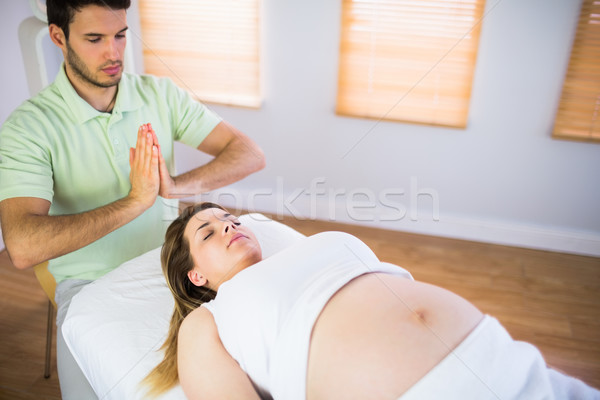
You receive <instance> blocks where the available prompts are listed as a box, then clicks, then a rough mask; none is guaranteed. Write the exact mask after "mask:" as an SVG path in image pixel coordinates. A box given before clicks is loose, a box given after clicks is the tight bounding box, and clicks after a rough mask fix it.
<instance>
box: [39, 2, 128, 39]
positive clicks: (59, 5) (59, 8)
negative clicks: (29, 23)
mask: <svg viewBox="0 0 600 400" xmlns="http://www.w3.org/2000/svg"><path fill="white" fill-rule="evenodd" d="M89 5H96V6H100V7H108V8H112V9H113V10H127V9H128V8H129V6H130V5H131V0H46V13H47V14H48V25H50V24H55V25H57V26H58V27H59V28H60V29H62V30H63V32H64V34H65V39H66V40H69V24H70V23H71V22H73V17H74V16H75V13H76V12H78V11H80V10H81V9H82V8H83V7H86V6H89Z"/></svg>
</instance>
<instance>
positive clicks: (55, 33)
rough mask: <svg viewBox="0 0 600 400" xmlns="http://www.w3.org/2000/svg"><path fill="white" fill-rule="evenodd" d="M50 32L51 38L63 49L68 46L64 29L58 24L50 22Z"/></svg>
mask: <svg viewBox="0 0 600 400" xmlns="http://www.w3.org/2000/svg"><path fill="white" fill-rule="evenodd" d="M48 33H49V34H50V40H52V42H53V43H54V44H55V45H57V46H58V47H60V48H61V49H62V50H65V48H66V47H67V38H66V37H65V33H64V32H63V30H62V29H61V28H60V27H59V26H58V25H56V24H50V26H49V27H48Z"/></svg>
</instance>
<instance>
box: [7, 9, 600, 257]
mask: <svg viewBox="0 0 600 400" xmlns="http://www.w3.org/2000/svg"><path fill="white" fill-rule="evenodd" d="M25 3H26V2H25V1H24V0H20V1H10V0H0V4H1V7H2V12H0V21H2V24H0V29H1V30H2V33H3V35H2V39H0V43H1V46H2V50H3V51H4V52H3V54H11V55H13V56H12V57H11V59H12V60H13V61H14V63H2V66H1V67H0V68H2V70H0V72H2V74H1V75H0V79H2V81H1V85H2V86H1V87H2V88H5V87H10V89H9V91H7V92H5V91H4V90H3V95H2V96H1V97H2V98H1V99H0V120H2V121H3V120H4V119H5V118H6V116H7V115H8V114H9V113H10V111H11V110H12V109H13V108H14V107H16V105H18V104H19V103H20V101H22V100H24V99H25V98H27V97H28V96H27V88H26V84H25V83H24V77H22V76H21V75H20V74H22V68H20V67H19V63H20V58H19V57H20V54H19V49H18V46H17V42H16V25H17V23H18V21H20V20H21V19H22V18H24V16H25V15H29V14H30V13H28V12H27V6H26V4H25ZM340 3H341V2H339V1H322V0H305V1H302V2H300V1H292V0H277V1H275V0H263V14H264V18H263V22H264V32H263V46H262V51H263V55H264V57H263V62H264V93H265V96H264V98H265V101H264V104H263V107H262V108H261V109H260V110H248V109H239V108H232V107H225V106H218V105H210V108H212V109H213V110H215V111H216V112H218V113H219V114H220V115H221V116H223V117H224V118H225V119H227V120H228V121H229V122H231V123H233V124H234V125H236V126H237V127H238V128H240V129H241V130H243V131H244V132H246V133H247V134H248V135H250V136H251V137H253V138H254V139H255V140H256V141H257V142H258V143H259V144H260V145H261V146H262V148H263V149H264V151H265V153H266V156H267V163H268V166H267V168H266V169H265V170H263V171H261V172H259V173H257V174H255V175H253V176H251V177H249V178H247V179H245V180H244V181H242V182H239V183H237V184H235V185H232V186H231V187H230V188H226V189H225V190H224V191H222V193H229V195H223V196H221V197H220V198H219V199H220V200H221V201H222V202H223V203H225V204H227V203H230V204H231V203H233V202H236V201H237V202H240V203H241V204H238V205H242V206H244V207H248V208H250V209H255V210H262V211H268V212H274V213H279V214H293V215H296V216H298V217H300V218H309V217H318V218H322V219H333V218H335V219H336V220H339V221H344V222H353V223H360V224H367V225H373V226H378V227H382V228H388V229H394V230H405V231H412V232H419V233H426V234H432V235H442V236H450V237H458V238H466V239H473V240H482V241H488V242H495V243H504V244H513V245H519V246H525V247H535V248H546V249H553V250H559V251H566V252H575V253H584V254H595V255H600V212H598V206H597V204H599V203H600V185H599V183H600V179H599V178H598V177H597V176H595V174H596V173H597V171H600V146H599V145H598V144H589V143H578V142H569V141H559V140H554V139H551V137H550V133H551V130H552V125H553V119H554V114H555V110H556V107H557V104H558V100H559V97H560V91H561V84H562V80H563V76H564V73H565V71H566V68H567V63H568V57H569V52H570V46H571V42H572V38H573V35H574V28H575V24H576V20H577V16H578V11H579V6H578V5H579V1H573V0H526V1H523V0H488V1H487V8H486V17H485V19H484V21H483V28H482V33H481V41H480V51H479V57H478V63H477V69H476V74H475V77H474V87H473V95H472V104H471V113H470V118H469V125H468V128H467V129H466V130H456V129H448V128H434V127H427V126H419V125H412V124H402V123H391V122H381V123H376V121H371V120H363V119H354V118H347V117H339V116H336V115H335V113H334V108H335V94H336V83H337V62H338V56H337V51H338V43H339V15H340ZM5 10H6V11H7V12H4V11H5ZM6 93H10V95H7V94H6ZM400 96H401V94H399V98H400ZM178 151H179V156H180V158H179V163H178V164H179V169H180V171H183V170H186V169H189V168H191V167H193V166H195V165H198V164H199V163H200V162H204V161H206V159H207V158H206V157H199V158H196V157H195V155H194V154H193V153H192V152H190V151H185V149H182V148H181V147H178ZM311 186H312V187H311ZM315 187H316V189H315ZM317 192H319V194H317ZM320 192H324V193H320ZM335 193H337V195H335ZM353 193H363V194H353ZM390 193H391V194H390ZM394 193H395V194H394ZM214 195H215V196H216V194H214ZM381 196H383V197H384V198H383V201H381V200H380V197H381ZM205 197H206V196H203V197H198V198H197V199H201V198H205ZM213 197H214V196H213ZM434 203H435V204H434ZM435 205H437V206H439V209H438V208H436V207H434V206H435ZM438 212H439V215H438Z"/></svg>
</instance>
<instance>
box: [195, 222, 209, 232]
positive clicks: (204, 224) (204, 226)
mask: <svg viewBox="0 0 600 400" xmlns="http://www.w3.org/2000/svg"><path fill="white" fill-rule="evenodd" d="M209 224H210V222H205V223H203V224H202V225H200V227H199V228H198V229H196V232H198V231H199V230H200V229H202V228H206V227H207V226H208V225H209Z"/></svg>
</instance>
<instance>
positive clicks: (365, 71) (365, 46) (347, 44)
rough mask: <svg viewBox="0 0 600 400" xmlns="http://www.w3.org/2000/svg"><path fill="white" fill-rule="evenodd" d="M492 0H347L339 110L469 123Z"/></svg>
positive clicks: (411, 119) (360, 114)
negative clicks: (482, 31) (488, 5)
mask: <svg viewBox="0 0 600 400" xmlns="http://www.w3.org/2000/svg"><path fill="white" fill-rule="evenodd" d="M484 3H485V1H484V0H463V1H460V0H454V1H451V0H343V2H342V33H341V45H340V66H339V81H338V96H337V113H338V114H342V115H350V116H358V117H365V118H374V119H386V120H394V121H407V122H415V123H423V124H430V125H442V126H450V127H459V128H464V127H466V124H467V118H468V112H469V101H470V97H471V85H472V80H473V71H474V69H475V60H476V57H477V46H478V42H479V30H480V22H481V18H482V15H483V9H484V6H485V4H484Z"/></svg>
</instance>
